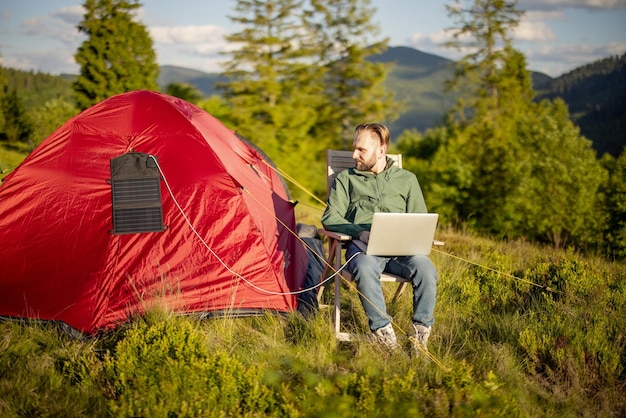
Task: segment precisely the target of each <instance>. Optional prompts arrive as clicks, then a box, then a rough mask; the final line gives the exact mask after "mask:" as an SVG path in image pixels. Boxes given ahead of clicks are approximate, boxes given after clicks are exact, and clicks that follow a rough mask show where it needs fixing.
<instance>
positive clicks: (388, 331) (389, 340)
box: [374, 324, 398, 350]
mask: <svg viewBox="0 0 626 418" xmlns="http://www.w3.org/2000/svg"><path fill="white" fill-rule="evenodd" d="M374 338H375V339H376V341H378V342H379V343H380V344H382V345H384V346H386V347H387V348H389V349H391V350H395V349H396V348H398V341H397V339H396V333H395V332H394V330H393V327H392V326H391V324H387V325H386V326H384V327H382V328H378V329H377V330H376V331H374Z"/></svg>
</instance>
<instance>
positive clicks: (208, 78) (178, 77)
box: [157, 65, 226, 97]
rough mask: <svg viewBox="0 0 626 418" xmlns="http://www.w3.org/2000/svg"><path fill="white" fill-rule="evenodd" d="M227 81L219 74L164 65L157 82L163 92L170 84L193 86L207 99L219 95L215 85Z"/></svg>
mask: <svg viewBox="0 0 626 418" xmlns="http://www.w3.org/2000/svg"><path fill="white" fill-rule="evenodd" d="M225 80H226V79H225V78H224V77H222V76H220V75H219V74H209V73H205V72H203V71H198V70H192V69H189V68H183V67H176V66H173V65H163V66H161V68H160V72H159V78H158V80H157V82H158V84H159V87H161V89H163V90H164V89H165V87H166V86H167V85H168V84H170V83H187V84H191V85H192V86H195V87H197V88H198V90H200V91H201V92H202V94H204V96H205V97H210V96H213V95H214V94H219V92H218V91H217V89H216V88H215V84H216V83H217V82H219V81H225Z"/></svg>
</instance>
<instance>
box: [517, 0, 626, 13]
mask: <svg viewBox="0 0 626 418" xmlns="http://www.w3.org/2000/svg"><path fill="white" fill-rule="evenodd" d="M517 7H518V8H519V9H521V10H528V11H537V10H561V9H587V10H615V9H622V8H624V7H626V0H520V1H519V3H518V5H517Z"/></svg>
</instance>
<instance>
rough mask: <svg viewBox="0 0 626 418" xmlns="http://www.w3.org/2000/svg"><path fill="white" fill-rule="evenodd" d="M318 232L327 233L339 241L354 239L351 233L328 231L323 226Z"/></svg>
mask: <svg viewBox="0 0 626 418" xmlns="http://www.w3.org/2000/svg"><path fill="white" fill-rule="evenodd" d="M318 232H319V233H320V234H321V235H326V236H327V237H328V238H332V239H336V240H339V241H351V240H352V237H351V236H350V235H347V234H342V233H340V232H333V231H328V230H326V229H323V228H320V229H318Z"/></svg>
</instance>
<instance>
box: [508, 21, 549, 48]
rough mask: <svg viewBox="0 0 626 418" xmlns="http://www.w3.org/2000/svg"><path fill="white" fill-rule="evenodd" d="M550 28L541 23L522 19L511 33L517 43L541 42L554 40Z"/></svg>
mask: <svg viewBox="0 0 626 418" xmlns="http://www.w3.org/2000/svg"><path fill="white" fill-rule="evenodd" d="M555 38H556V36H555V35H554V32H553V31H552V29H550V27H549V26H548V25H547V24H546V23H545V22H543V21H539V20H534V19H522V20H521V21H520V23H519V25H518V26H517V27H516V28H515V29H514V31H513V39H515V40H519V41H531V42H543V41H550V40H553V39H555Z"/></svg>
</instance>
